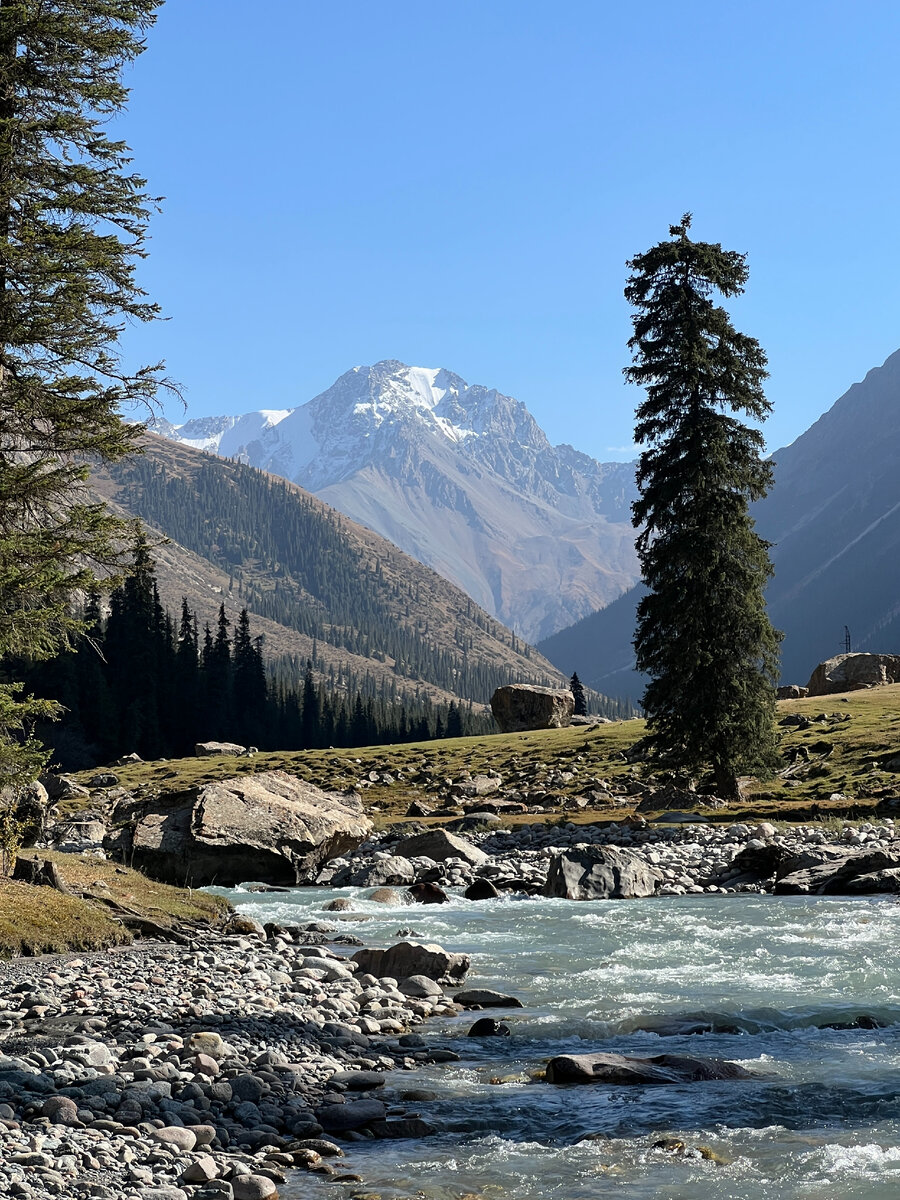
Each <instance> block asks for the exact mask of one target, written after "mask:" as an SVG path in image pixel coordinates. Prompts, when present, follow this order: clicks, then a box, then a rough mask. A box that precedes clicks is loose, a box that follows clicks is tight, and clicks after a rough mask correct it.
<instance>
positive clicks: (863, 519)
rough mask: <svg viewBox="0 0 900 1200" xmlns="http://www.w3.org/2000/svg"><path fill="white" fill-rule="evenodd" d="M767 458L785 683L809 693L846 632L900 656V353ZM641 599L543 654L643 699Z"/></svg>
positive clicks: (600, 615) (589, 680)
mask: <svg viewBox="0 0 900 1200" xmlns="http://www.w3.org/2000/svg"><path fill="white" fill-rule="evenodd" d="M772 457H773V459H774V462H775V485H774V487H773V488H772V491H771V492H770V494H769V495H768V496H767V497H766V499H765V500H763V501H761V502H760V503H759V504H757V505H755V506H754V510H753V515H754V517H755V519H756V526H757V530H758V531H759V533H760V534H761V535H762V536H763V537H764V538H766V539H767V540H768V541H770V542H772V543H773V545H772V550H771V557H772V564H773V566H774V568H775V576H774V578H773V580H772V582H771V583H770V585H769V588H768V592H767V595H766V599H767V603H768V606H769V614H770V616H771V619H772V622H773V624H774V625H775V627H776V629H780V630H782V631H783V633H784V643H783V645H782V679H784V680H785V681H786V682H788V683H802V684H805V683H806V681H807V680H808V678H809V676H810V675H811V673H812V671H813V668H814V667H815V666H816V664H817V663H819V662H821V661H822V660H824V659H826V658H830V657H831V656H832V655H834V654H837V653H839V652H840V651H842V650H843V648H844V646H843V634H844V626H845V625H846V626H848V627H849V629H850V635H851V640H852V647H853V649H854V650H867V651H883V652H887V653H895V654H896V653H898V652H900V351H898V352H897V353H895V354H892V355H891V356H890V358H888V359H887V361H886V362H885V363H884V365H883V366H881V367H876V368H875V369H874V370H871V371H869V373H868V374H867V375H866V377H865V379H864V380H863V381H862V383H856V384H854V385H853V387H851V388H850V389H849V391H847V392H845V393H844V395H843V396H841V398H840V399H839V400H838V401H836V403H835V404H834V405H833V406H832V408H831V409H829V411H828V412H827V413H825V414H824V415H823V416H822V417H820V418H819V420H818V421H816V423H815V424H814V425H813V426H812V427H811V428H810V429H808V430H807V431H806V433H804V434H802V435H801V436H800V437H799V438H797V440H796V441H795V442H794V443H793V444H792V445H790V446H787V447H785V448H783V449H781V450H776V451H775V453H774V455H773V456H772ZM639 596H640V592H639V590H638V588H632V589H631V590H630V591H628V592H626V593H625V594H624V595H623V596H621V597H620V598H619V599H618V600H616V601H615V602H614V603H613V604H611V605H609V607H608V608H605V609H602V610H601V611H600V612H597V613H594V614H592V615H591V616H590V617H586V618H585V619H584V620H583V621H580V622H579V623H578V624H577V625H572V626H570V628H569V629H565V630H562V631H560V632H559V633H558V634H555V635H554V636H553V637H552V638H547V639H546V640H545V641H543V642H541V643H540V650H541V652H542V653H544V654H546V655H547V657H548V658H549V659H550V660H551V662H554V663H556V665H557V666H558V667H559V668H560V669H561V670H562V671H564V672H571V671H573V670H577V671H578V674H579V675H580V676H581V678H582V680H583V681H584V682H585V683H586V684H588V685H589V686H590V687H594V688H598V689H599V690H601V691H605V692H607V693H609V692H615V694H617V695H621V696H630V697H632V698H633V699H638V698H639V697H640V693H641V688H642V685H641V681H640V678H639V676H638V675H637V674H636V673H635V672H634V670H633V664H634V654H633V650H632V647H631V639H632V637H633V636H634V614H635V608H636V606H637V602H638V598H639Z"/></svg>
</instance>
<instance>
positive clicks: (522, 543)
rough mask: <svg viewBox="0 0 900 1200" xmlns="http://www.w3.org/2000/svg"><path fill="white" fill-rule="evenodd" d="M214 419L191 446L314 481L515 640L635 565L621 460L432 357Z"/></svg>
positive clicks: (592, 599) (384, 364) (612, 592)
mask: <svg viewBox="0 0 900 1200" xmlns="http://www.w3.org/2000/svg"><path fill="white" fill-rule="evenodd" d="M214 426H215V419H214V418H211V419H210V424H209V427H208V429H207V428H206V427H204V429H203V430H202V431H200V430H195V431H194V432H195V433H200V432H202V433H203V434H205V435H207V436H206V437H205V438H204V440H203V441H202V442H200V440H199V439H197V440H194V441H192V443H191V444H192V445H195V446H196V445H199V446H200V448H202V449H214V450H216V451H217V452H218V453H219V454H221V455H222V456H224V457H227V458H238V459H240V460H241V461H243V462H246V463H249V464H250V465H252V466H256V467H262V468H263V469H264V470H266V471H269V472H271V473H273V474H277V475H283V476H284V477H285V478H287V479H289V480H291V481H292V482H294V483H298V484H300V485H301V486H302V487H304V488H307V489H308V490H309V491H312V492H315V493H316V494H317V495H319V496H320V497H322V498H323V499H325V500H327V501H328V503H329V504H332V505H333V506H334V507H335V508H337V509H339V510H341V511H342V512H344V513H346V514H347V516H349V517H351V518H353V519H354V520H356V521H360V522H361V523H363V524H365V525H368V526H369V527H370V528H372V529H374V530H376V531H377V532H379V533H381V534H382V536H384V537H387V538H388V539H390V540H391V541H393V542H394V543H395V545H397V546H399V547H400V548H401V549H403V550H405V551H406V552H407V553H408V554H411V555H413V556H414V557H416V558H418V559H419V560H420V561H421V562H424V563H425V564H426V565H428V566H431V567H434V568H435V569H436V570H437V571H439V572H440V573H441V574H443V575H444V576H446V577H447V578H449V579H451V580H453V581H454V582H456V583H457V584H459V585H460V586H461V587H463V588H464V589H465V590H466V591H468V593H469V594H470V595H471V596H472V598H473V599H474V600H475V601H476V602H477V603H478V604H480V605H482V607H484V608H486V609H487V610H488V611H489V612H490V613H491V614H492V615H494V616H497V617H499V618H500V619H501V620H504V621H505V622H507V623H508V624H510V625H512V626H514V627H515V628H516V629H517V631H518V632H520V633H522V634H523V635H524V636H525V637H527V638H534V637H536V636H542V635H544V634H546V633H549V632H552V631H553V630H554V629H557V628H559V627H560V626H561V625H565V624H568V623H570V622H571V620H573V619H574V618H576V617H578V616H583V615H584V614H585V613H586V612H587V611H590V609H592V608H595V607H598V606H599V605H601V604H603V603H607V602H608V601H609V600H611V599H613V598H614V597H615V596H616V595H618V594H619V593H620V592H621V591H623V590H624V588H625V587H627V586H629V585H630V584H631V583H632V582H633V580H634V578H635V577H636V560H635V557H634V549H633V531H632V529H631V520H630V511H629V503H630V500H631V499H632V497H633V491H634V472H633V468H632V467H630V466H628V465H627V464H609V465H607V466H601V464H600V463H597V462H595V461H594V460H593V459H592V458H590V457H589V456H588V455H578V454H577V453H576V452H574V451H572V450H571V449H568V448H564V449H554V447H553V446H551V444H550V442H549V441H548V440H547V437H546V435H545V434H544V431H543V430H542V429H541V428H540V426H539V425H538V423H537V422H536V421H535V419H534V417H533V416H532V415H531V413H530V412H529V411H528V409H527V408H526V407H525V405H524V404H522V403H521V401H519V400H516V399H514V398H513V397H511V396H505V395H503V393H501V392H499V391H497V390H496V388H486V387H482V386H481V385H480V384H469V383H467V382H466V381H465V380H464V379H463V378H462V377H461V376H459V375H456V374H455V373H454V372H453V371H449V370H447V369H446V368H445V367H417V366H409V365H408V364H406V363H403V362H400V361H399V360H397V359H383V360H382V361H380V362H376V363H374V364H373V365H371V366H356V367H353V368H352V369H351V370H349V371H346V372H345V373H344V374H343V375H341V376H340V378H339V379H337V380H336V381H335V382H334V383H333V384H332V385H331V387H329V388H327V389H326V390H325V391H324V392H321V393H320V394H319V395H318V396H315V397H314V398H313V399H312V400H309V401H308V402H307V403H306V404H303V405H301V406H300V407H298V408H295V409H291V410H288V411H287V412H277V413H273V412H268V411H266V412H263V411H260V412H256V413H247V414H245V415H244V416H242V417H237V418H234V417H232V418H226V419H225V427H223V428H222V429H221V432H218V433H217V432H214ZM216 428H218V427H217V426H216ZM159 432H161V433H164V434H165V435H166V436H169V437H174V438H175V439H176V440H187V437H186V427H181V428H179V429H176V430H174V432H170V431H168V430H164V429H160V430H159ZM604 547H608V549H605V548H604Z"/></svg>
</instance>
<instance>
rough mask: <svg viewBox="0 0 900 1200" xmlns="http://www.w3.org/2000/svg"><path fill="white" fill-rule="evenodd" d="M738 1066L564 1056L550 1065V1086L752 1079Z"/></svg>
mask: <svg viewBox="0 0 900 1200" xmlns="http://www.w3.org/2000/svg"><path fill="white" fill-rule="evenodd" d="M752 1078H753V1076H752V1075H751V1074H750V1072H749V1071H745V1070H744V1068H743V1067H739V1066H738V1065H737V1063H733V1062H728V1061H727V1060H726V1059H722V1058H700V1057H695V1056H693V1055H688V1054H654V1055H653V1056H652V1057H651V1058H635V1057H631V1056H629V1055H625V1054H603V1053H599V1054H561V1055H559V1056H558V1057H557V1058H551V1059H550V1061H549V1062H548V1063H547V1082H548V1083H606V1084H613V1085H618V1084H635V1085H637V1086H640V1087H647V1086H648V1085H657V1084H665V1083H669V1084H672V1083H676V1084H677V1083H699V1082H702V1081H704V1080H710V1079H752Z"/></svg>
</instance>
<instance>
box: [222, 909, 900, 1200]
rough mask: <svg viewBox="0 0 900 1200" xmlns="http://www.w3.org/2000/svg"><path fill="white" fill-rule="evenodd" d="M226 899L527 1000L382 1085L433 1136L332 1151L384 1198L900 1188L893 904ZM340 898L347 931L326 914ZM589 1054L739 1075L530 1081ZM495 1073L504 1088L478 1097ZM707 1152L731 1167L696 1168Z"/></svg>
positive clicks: (851, 1192)
mask: <svg viewBox="0 0 900 1200" xmlns="http://www.w3.org/2000/svg"><path fill="white" fill-rule="evenodd" d="M230 894H231V895H232V897H233V898H234V899H235V901H236V902H237V903H238V906H239V907H240V908H241V909H242V910H244V911H246V912H248V913H251V914H252V915H253V916H256V917H257V918H259V919H262V920H274V921H282V922H304V921H309V920H329V921H332V922H333V923H334V924H336V925H338V924H339V925H340V928H341V931H342V932H347V933H357V934H359V935H360V936H362V937H363V938H364V939H365V941H366V942H367V943H372V944H376V945H379V944H380V945H389V944H391V943H392V942H395V941H397V940H398V931H399V930H400V929H409V928H412V929H415V930H416V931H417V934H418V935H419V936H418V937H417V938H416V939H415V940H422V941H437V942H440V943H441V945H443V946H445V947H446V948H447V949H449V950H457V951H464V952H466V953H468V954H471V955H472V958H473V969H472V973H471V975H470V978H469V980H468V981H467V985H468V984H469V983H471V985H473V986H485V987H495V988H498V989H500V990H503V991H511V992H513V993H514V994H515V995H517V996H519V997H520V998H521V999H522V1000H523V1001H524V1003H525V1004H526V1008H525V1009H524V1010H508V1011H506V1012H504V1014H503V1019H504V1021H506V1022H507V1023H508V1024H509V1025H510V1026H511V1029H512V1036H510V1037H509V1038H502V1039H486V1040H484V1041H482V1040H479V1039H471V1038H467V1037H466V1036H465V1034H466V1031H467V1029H468V1026H469V1025H470V1024H471V1021H472V1020H473V1019H474V1018H473V1017H472V1016H470V1015H469V1014H464V1015H462V1016H460V1017H457V1018H454V1019H451V1020H448V1021H446V1022H445V1023H444V1024H443V1025H441V1026H439V1027H434V1028H429V1029H428V1030H427V1031H426V1036H427V1037H429V1038H430V1039H432V1040H434V1041H436V1042H438V1043H439V1044H441V1045H445V1046H450V1047H452V1048H453V1049H454V1050H456V1051H457V1052H458V1053H460V1054H461V1055H462V1060H461V1061H460V1062H459V1063H452V1064H448V1065H446V1066H443V1067H428V1068H421V1069H418V1070H415V1071H411V1072H403V1074H402V1079H392V1080H391V1081H390V1083H389V1086H390V1085H394V1086H396V1087H398V1089H399V1088H400V1087H402V1088H403V1089H406V1088H407V1087H417V1086H426V1087H428V1088H430V1089H431V1090H433V1091H435V1092H436V1093H437V1095H438V1099H437V1101H435V1102H434V1103H433V1104H429V1105H426V1106H424V1107H421V1106H420V1111H421V1112H422V1115H423V1116H425V1117H426V1118H427V1119H428V1120H430V1121H432V1122H433V1123H434V1124H435V1125H437V1126H438V1128H439V1131H440V1132H439V1133H438V1135H437V1136H436V1137H434V1138H431V1139H428V1140H427V1141H425V1142H422V1143H418V1142H411V1143H394V1142H392V1143H380V1142H366V1143H354V1144H352V1145H350V1146H348V1147H347V1149H348V1164H349V1166H350V1168H351V1169H354V1170H358V1171H359V1172H360V1173H361V1174H362V1175H363V1176H364V1177H365V1179H366V1188H367V1189H369V1188H371V1190H373V1191H377V1192H378V1193H380V1194H381V1195H382V1196H383V1197H384V1200H394V1198H395V1197H396V1198H399V1197H404V1198H406V1197H413V1196H417V1195H418V1196H423V1195H424V1196H425V1197H427V1198H428V1200H459V1198H460V1197H461V1196H464V1195H465V1194H466V1193H467V1192H471V1193H476V1194H478V1195H480V1196H484V1197H485V1198H486V1200H507V1198H510V1200H511V1198H513V1197H515V1200H594V1198H595V1197H605V1196H607V1195H610V1194H612V1193H613V1192H614V1193H615V1195H616V1196H617V1197H621V1198H622V1200H649V1198H650V1197H653V1198H657V1197H666V1198H667V1200H771V1197H773V1196H777V1197H778V1198H779V1200H835V1197H836V1196H839V1197H840V1198H841V1200H856V1198H857V1197H859V1198H862V1197H865V1198H866V1200H888V1198H889V1197H890V1198H891V1200H895V1197H896V1196H897V1194H898V1190H900V1123H898V1116H900V998H898V997H900V986H898V984H900V968H898V967H897V966H896V965H895V964H897V963H900V905H898V904H896V902H894V901H893V900H891V899H890V898H877V899H871V898H862V899H856V898H853V899H850V898H845V897H826V898H816V899H809V898H805V897H784V898H780V897H769V896H739V897H736V896H728V897H722V896H702V897H681V898H669V899H666V900H647V901H633V902H615V901H606V902H596V903H591V904H573V903H570V902H567V901H562V900H548V899H513V898H510V897H502V898H500V899H498V900H493V901H488V902H483V903H478V904H472V903H469V902H467V901H465V900H464V899H462V898H461V897H459V896H455V897H453V899H452V902H451V903H450V904H448V905H442V906H418V905H404V906H400V907H396V908H385V907H384V906H381V905H378V904H373V903H372V902H371V901H368V900H366V899H365V895H366V893H365V892H364V891H360V890H359V889H350V888H345V889H340V890H339V891H324V890H322V889H315V890H314V889H303V890H297V891H294V892H290V893H284V894H275V893H269V894H265V893H263V894H256V893H244V894H235V893H230ZM338 895H343V896H347V897H349V898H350V899H351V901H352V903H353V906H354V909H355V910H356V912H354V913H352V914H350V915H351V916H354V917H361V918H363V920H361V921H347V922H346V923H345V922H339V921H338V920H337V919H336V917H337V916H338V914H331V913H326V912H324V911H323V906H324V904H325V903H327V901H328V900H330V899H332V898H334V897H335V896H338ZM833 1026H838V1028H834V1027H833ZM841 1026H843V1027H841ZM699 1028H702V1029H704V1030H705V1031H704V1032H690V1030H695V1029H699ZM600 1048H603V1049H611V1050H616V1051H618V1052H622V1053H631V1054H658V1053H664V1052H674V1053H698V1054H703V1055H710V1056H714V1057H721V1058H728V1059H730V1060H732V1061H737V1062H740V1063H741V1064H742V1065H744V1066H746V1067H747V1068H748V1069H749V1070H751V1071H753V1072H754V1073H755V1078H754V1079H753V1080H751V1081H748V1082H741V1083H709V1084H697V1085H692V1086H683V1087H665V1088H660V1087H657V1088H639V1087H638V1088H635V1087H631V1088H628V1087H618V1088H616V1087H596V1086H591V1087H581V1088H577V1089H573V1088H554V1087H552V1086H550V1085H547V1084H544V1083H535V1082H531V1081H529V1080H528V1074H529V1073H530V1072H533V1071H535V1070H536V1069H539V1068H540V1067H541V1066H542V1064H543V1062H544V1061H545V1060H546V1059H547V1058H549V1057H550V1056H552V1055H555V1054H561V1053H579V1052H582V1053H583V1052H585V1051H588V1050H590V1049H600ZM509 1075H514V1076H517V1077H518V1079H517V1081H515V1082H510V1083H504V1084H502V1085H499V1086H498V1085H496V1084H492V1083H491V1082H490V1080H491V1079H492V1078H495V1077H497V1076H509ZM591 1135H596V1139H597V1140H590V1141H583V1140H581V1139H583V1138H585V1137H589V1136H591ZM660 1137H675V1138H678V1139H680V1140H681V1141H683V1142H684V1144H685V1147H686V1148H687V1151H688V1153H687V1156H685V1155H683V1154H674V1155H673V1154H670V1153H666V1152H664V1151H662V1150H659V1149H654V1147H653V1143H654V1141H657V1140H658V1139H659V1138H660ZM703 1145H706V1146H711V1147H712V1148H713V1149H714V1150H716V1151H718V1152H719V1153H720V1154H721V1155H723V1156H724V1157H725V1158H727V1159H730V1162H728V1163H727V1165H717V1164H716V1163H714V1162H710V1161H706V1160H705V1159H703V1158H701V1157H698V1156H697V1154H696V1147H698V1146H703ZM342 1165H343V1164H342ZM317 1189H318V1190H317ZM326 1194H334V1193H333V1187H331V1188H330V1189H328V1188H326V1187H325V1185H323V1184H320V1183H319V1182H318V1181H315V1180H313V1179H308V1178H306V1177H304V1179H303V1181H302V1183H299V1182H298V1183H297V1184H296V1186H295V1185H294V1184H290V1185H288V1187H286V1188H285V1189H282V1195H283V1196H284V1197H286V1200H297V1198H299V1197H300V1196H304V1197H307V1196H308V1197H314V1198H316V1200H318V1197H320V1196H321V1197H324V1196H325V1195H326Z"/></svg>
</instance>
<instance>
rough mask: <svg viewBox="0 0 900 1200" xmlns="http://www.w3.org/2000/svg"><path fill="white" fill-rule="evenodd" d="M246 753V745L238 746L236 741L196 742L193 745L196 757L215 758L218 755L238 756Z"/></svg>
mask: <svg viewBox="0 0 900 1200" xmlns="http://www.w3.org/2000/svg"><path fill="white" fill-rule="evenodd" d="M246 753H247V747H246V746H239V745H238V744H237V742H197V744H196V745H195V746H194V754H195V755H196V756H197V758H216V757H218V756H219V755H226V756H228V757H230V758H238V757H239V756H240V755H242V754H246Z"/></svg>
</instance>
